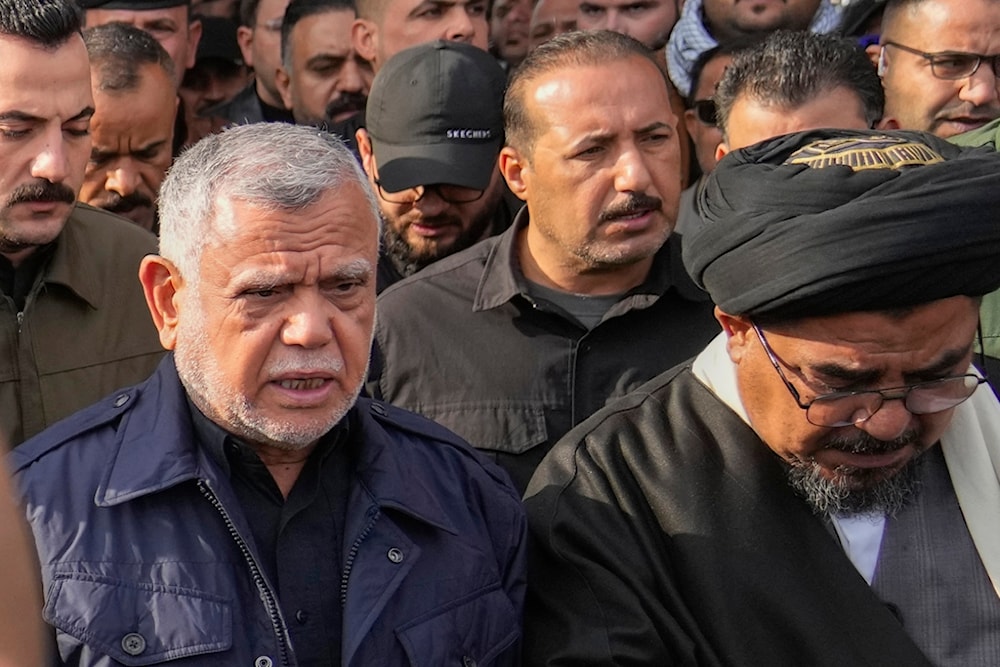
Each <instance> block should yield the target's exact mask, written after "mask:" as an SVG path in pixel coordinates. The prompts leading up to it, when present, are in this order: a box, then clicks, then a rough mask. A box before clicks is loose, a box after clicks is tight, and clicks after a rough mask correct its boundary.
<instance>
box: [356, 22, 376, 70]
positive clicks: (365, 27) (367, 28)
mask: <svg viewBox="0 0 1000 667" xmlns="http://www.w3.org/2000/svg"><path fill="white" fill-rule="evenodd" d="M351 43H352V44H353V46H354V50H355V51H357V53H358V55H359V56H361V57H362V58H364V59H365V60H367V61H368V62H370V63H372V65H373V66H374V65H375V56H376V54H378V26H376V25H375V22H374V21H369V20H368V19H354V23H353V24H352V25H351ZM375 69H376V70H377V69H378V67H375Z"/></svg>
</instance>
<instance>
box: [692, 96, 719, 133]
mask: <svg viewBox="0 0 1000 667" xmlns="http://www.w3.org/2000/svg"><path fill="white" fill-rule="evenodd" d="M691 108H692V109H694V115H695V116H697V118H698V120H699V121H701V122H702V123H704V124H705V125H708V126H709V127H715V126H716V125H718V124H719V119H718V116H717V113H718V110H717V109H716V107H715V101H714V100H695V101H694V102H693V103H692V104H691Z"/></svg>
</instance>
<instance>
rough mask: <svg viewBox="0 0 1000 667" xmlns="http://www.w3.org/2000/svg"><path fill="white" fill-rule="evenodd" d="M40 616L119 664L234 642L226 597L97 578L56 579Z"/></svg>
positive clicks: (155, 661)
mask: <svg viewBox="0 0 1000 667" xmlns="http://www.w3.org/2000/svg"><path fill="white" fill-rule="evenodd" d="M44 616H45V620H46V621H47V622H48V623H49V624H50V625H52V626H53V627H55V628H56V629H57V630H59V631H61V632H63V633H65V634H66V635H69V636H70V637H72V638H73V639H74V640H76V641H77V642H79V643H80V644H81V645H84V646H86V647H87V649H88V651H90V652H94V653H101V654H104V655H107V656H108V657H109V658H111V659H112V660H114V661H116V662H118V663H121V664H123V665H154V664H158V663H161V662H165V661H168V660H175V659H178V658H183V657H190V656H197V655H201V654H210V653H215V652H219V651H225V650H227V649H229V648H230V646H231V645H232V641H233V628H232V610H231V609H230V605H229V602H228V601H227V600H225V599H222V598H219V597H217V596H213V595H210V594H206V593H203V592H200V591H196V590H191V589H183V588H179V587H174V586H165V585H158V584H153V583H150V584H141V583H136V582H134V581H122V580H117V579H113V578H110V577H102V576H95V575H69V576H67V575H58V576H57V577H56V578H55V579H54V580H53V581H52V583H51V585H50V587H49V593H48V596H47V599H46V603H45V609H44ZM63 648H64V646H63V642H62V640H60V650H63Z"/></svg>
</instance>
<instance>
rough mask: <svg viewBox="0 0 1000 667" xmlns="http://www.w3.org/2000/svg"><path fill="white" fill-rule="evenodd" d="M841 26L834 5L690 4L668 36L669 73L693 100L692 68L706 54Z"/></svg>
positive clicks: (805, 1)
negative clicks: (750, 38) (738, 43)
mask: <svg viewBox="0 0 1000 667" xmlns="http://www.w3.org/2000/svg"><path fill="white" fill-rule="evenodd" d="M839 25H840V5H835V4H833V2H831V0H783V1H781V2H761V3H757V2H740V1H739V0H686V1H685V2H684V3H683V7H682V9H681V16H680V19H678V21H677V25H676V26H675V28H674V31H673V32H672V33H671V34H670V41H669V44H668V46H667V68H668V69H669V70H670V78H671V80H673V82H674V85H675V86H677V90H679V91H680V92H681V94H682V95H684V96H687V95H690V94H691V68H692V67H693V66H694V63H695V61H696V60H697V59H698V56H700V55H701V54H702V53H704V52H705V51H707V50H709V49H710V48H712V47H713V46H715V45H716V44H720V43H725V42H728V41H731V40H733V39H736V38H737V37H741V36H746V35H753V34H761V33H768V32H772V31H774V30H809V31H810V32H815V33H821V34H822V33H828V32H833V31H834V30H836V29H837V28H838V26H839Z"/></svg>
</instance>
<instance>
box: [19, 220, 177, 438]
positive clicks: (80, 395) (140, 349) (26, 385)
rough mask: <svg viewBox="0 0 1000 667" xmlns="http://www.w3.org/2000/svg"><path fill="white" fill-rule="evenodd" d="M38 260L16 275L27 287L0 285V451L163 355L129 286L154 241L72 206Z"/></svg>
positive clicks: (132, 227)
mask: <svg viewBox="0 0 1000 667" xmlns="http://www.w3.org/2000/svg"><path fill="white" fill-rule="evenodd" d="M41 252H42V253H43V254H44V259H43V260H42V262H41V264H40V265H35V266H31V262H32V260H30V259H29V260H26V262H27V263H26V264H22V266H21V267H19V269H18V271H17V272H16V273H21V270H22V268H23V269H24V271H25V274H27V273H30V274H31V277H32V280H31V281H30V286H29V285H28V283H27V281H25V280H20V279H18V278H14V277H13V274H10V273H8V274H7V276H8V278H7V280H5V281H4V283H3V284H0V451H6V450H7V449H9V448H12V447H14V446H15V445H18V444H19V443H21V442H23V441H24V440H26V439H27V438H28V437H30V436H32V435H35V434H36V433H38V432H40V431H41V430H42V429H44V428H45V427H47V426H49V425H50V424H53V423H55V422H56V421H58V420H60V419H62V418H63V417H66V416H68V415H70V414H72V413H74V412H76V411H77V410H79V409H80V408H83V407H85V406H87V405H90V404H91V403H93V402H94V401H96V400H97V399H99V398H101V397H102V396H104V395H105V394H107V393H108V392H110V391H113V390H115V389H117V388H118V387H124V386H126V385H129V384H133V383H135V382H139V381H140V380H142V379H143V378H146V377H148V376H149V374H150V373H151V372H152V371H153V369H154V368H156V364H157V363H158V362H159V360H160V358H161V357H162V356H163V348H162V347H161V346H160V339H159V336H158V334H157V331H156V328H155V327H154V326H153V322H152V319H151V318H150V316H149V310H148V309H147V308H146V300H145V298H144V297H143V294H142V287H141V286H140V285H139V281H138V280H137V279H136V275H137V274H138V272H139V263H140V261H141V260H142V258H143V256H145V255H147V254H149V253H154V252H156V237H154V236H153V235H152V234H150V233H149V232H147V231H145V230H144V229H141V228H140V227H139V226H138V225H136V224H134V223H132V222H130V221H128V220H125V219H124V218H121V217H119V216H117V215H113V214H111V213H108V212H106V211H102V210H100V209H96V208H93V207H91V206H87V205H86V204H77V205H76V207H75V208H74V209H73V212H72V213H71V214H70V217H69V220H67V222H66V226H65V227H63V230H62V232H60V234H59V236H58V237H57V238H56V240H55V242H54V244H53V247H51V249H43V250H42V251H41ZM8 268H9V265H8ZM0 273H3V272H2V271H0ZM11 279H12V280H13V283H11V282H8V281H9V280H11ZM8 285H13V290H14V293H13V294H8V293H7V291H6V290H7V289H8ZM26 287H27V288H28V292H27V294H25V292H24V290H25V288H26Z"/></svg>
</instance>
